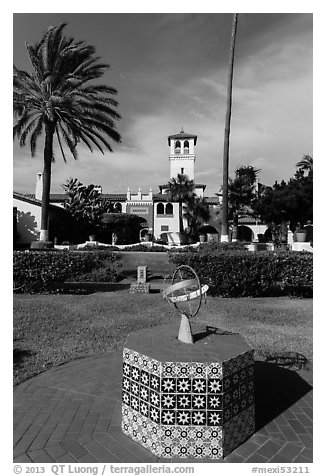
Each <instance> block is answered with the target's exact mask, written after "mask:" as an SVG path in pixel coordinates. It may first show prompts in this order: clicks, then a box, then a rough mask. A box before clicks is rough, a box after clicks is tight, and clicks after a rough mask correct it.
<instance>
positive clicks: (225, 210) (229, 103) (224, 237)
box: [221, 13, 238, 242]
mask: <svg viewBox="0 0 326 476" xmlns="http://www.w3.org/2000/svg"><path fill="white" fill-rule="evenodd" d="M237 22H238V14H237V13H235V14H234V15H233V26H232V37H231V46H230V57H229V72H228V84H227V104H226V114H225V129H224V151H223V201H222V229H221V241H226V242H228V241H229V227H228V208H229V206H228V205H229V204H228V183H229V140H230V125H231V108H232V80H233V66H234V48H235V37H236V32H237Z"/></svg>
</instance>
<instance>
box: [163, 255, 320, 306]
mask: <svg viewBox="0 0 326 476" xmlns="http://www.w3.org/2000/svg"><path fill="white" fill-rule="evenodd" d="M169 260H170V262H171V263H173V264H174V265H176V266H179V265H181V264H187V265H189V266H191V267H193V268H194V269H195V271H196V273H197V274H198V276H199V278H200V279H201V281H202V282H203V283H206V284H208V285H209V287H210V289H209V293H210V294H211V295H214V296H222V297H244V296H252V297H258V296H281V295H287V296H296V297H312V294H313V257H312V254H311V253H304V252H298V253H296V252H280V253H271V252H259V253H250V252H248V251H220V252H216V253H203V252H202V253H182V254H170V256H169Z"/></svg>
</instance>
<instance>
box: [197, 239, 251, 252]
mask: <svg viewBox="0 0 326 476" xmlns="http://www.w3.org/2000/svg"><path fill="white" fill-rule="evenodd" d="M246 244H247V243H244V242H243V243H240V242H234V243H223V242H219V241H211V242H208V243H201V244H200V245H199V246H198V248H197V250H198V252H199V253H215V252H220V251H248V250H247V248H246Z"/></svg>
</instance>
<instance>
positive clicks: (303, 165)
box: [296, 154, 313, 175]
mask: <svg viewBox="0 0 326 476" xmlns="http://www.w3.org/2000/svg"><path fill="white" fill-rule="evenodd" d="M296 167H298V169H299V170H302V172H307V173H308V175H309V174H310V173H312V172H313V158H312V156H311V155H309V154H305V155H304V156H303V157H302V159H301V160H300V161H299V162H298V163H297V164H296Z"/></svg>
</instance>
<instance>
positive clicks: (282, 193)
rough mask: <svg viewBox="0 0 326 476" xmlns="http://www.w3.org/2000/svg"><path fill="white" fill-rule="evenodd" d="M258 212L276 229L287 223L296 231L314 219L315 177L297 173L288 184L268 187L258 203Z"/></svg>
mask: <svg viewBox="0 0 326 476" xmlns="http://www.w3.org/2000/svg"><path fill="white" fill-rule="evenodd" d="M256 212H257V213H258V214H259V215H260V216H261V218H262V219H263V220H264V221H265V222H266V223H267V224H271V225H272V226H273V227H274V228H275V227H277V226H280V225H284V224H286V223H288V224H289V226H290V229H291V230H292V231H294V230H295V229H296V227H297V226H298V224H300V225H304V224H305V223H306V222H307V221H308V220H312V219H313V176H312V173H309V174H308V175H304V173H303V171H299V170H298V171H297V172H296V173H295V175H294V177H292V178H290V180H288V182H285V180H282V181H281V182H280V183H278V182H275V183H274V185H273V186H272V187H266V188H265V190H264V191H263V192H262V194H261V196H260V198H259V200H258V201H257V206H256Z"/></svg>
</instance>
